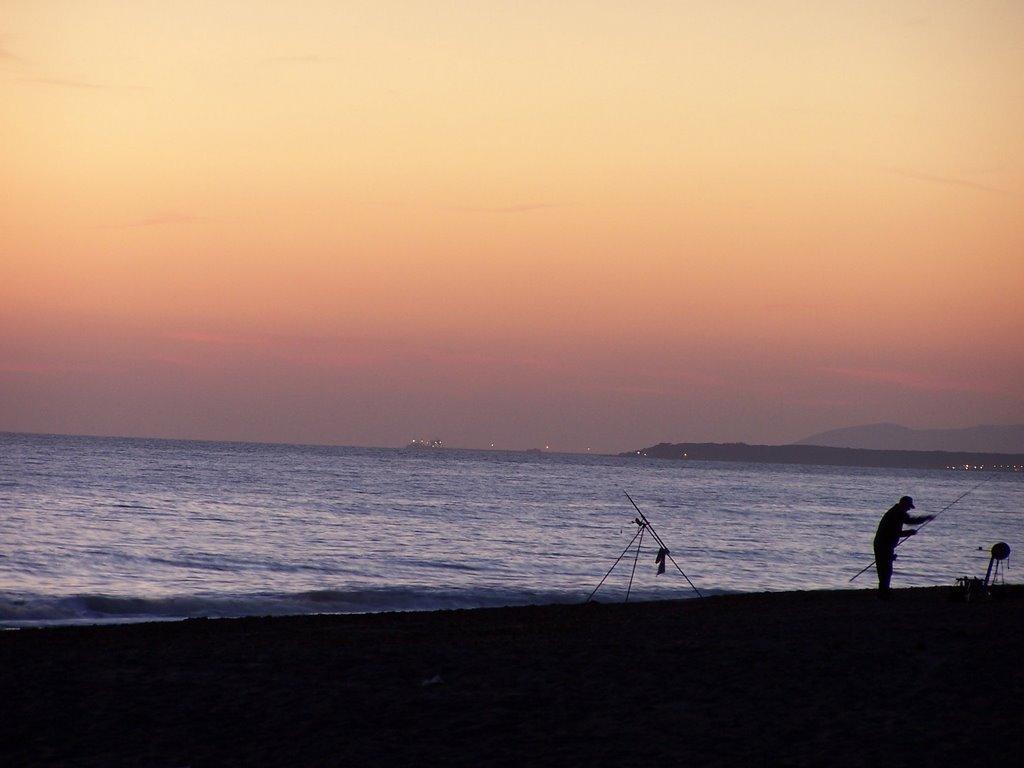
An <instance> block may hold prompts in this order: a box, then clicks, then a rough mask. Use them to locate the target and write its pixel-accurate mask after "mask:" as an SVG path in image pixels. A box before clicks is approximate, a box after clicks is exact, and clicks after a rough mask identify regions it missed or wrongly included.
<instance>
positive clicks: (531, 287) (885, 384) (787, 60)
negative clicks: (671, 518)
mask: <svg viewBox="0 0 1024 768" xmlns="http://www.w3.org/2000/svg"><path fill="white" fill-rule="evenodd" d="M1021 41H1024V3H1020V2H1014V1H1012V0H1005V1H1001V2H997V1H994V0H979V1H978V2H971V3H963V2H959V0H955V1H954V0H936V1H935V2H913V1H911V0H888V1H886V2H881V1H878V2H872V1H868V2H864V1H860V2H846V1H840V2H829V3H821V2H812V1H811V0H806V1H795V0H780V1H779V2H772V3H761V2H739V1H737V2H728V1H726V2H715V3H712V2H686V1H685V0H680V1H678V2H660V1H653V0H652V1H651V2H634V3H625V2H607V1H602V0H555V1H554V2H551V1H550V0H548V1H545V2H539V1H538V2H533V1H531V0H517V1H516V2H505V1H504V0H466V1H465V2H459V1H454V2H442V1H440V0H435V1H434V2H426V1H425V2H394V1H391V0H375V1H374V2H344V1H343V0H323V1H322V2H314V1H311V0H298V1H297V2H290V3H285V2H272V1H271V0H244V1H242V0H237V1H235V0H214V1H212V2H206V1H199V0H176V2H163V1H162V0H131V1H129V0H125V1H115V0H106V1H104V0H82V2H74V3H71V2H54V1H51V0H26V1H25V2H22V1H20V0H0V105H2V106H0V114H2V117H0V147H2V150H0V430H11V431H31V432H60V433H87V434H114V435H144V436H156V437H180V438H204V439H229V440H266V441H284V442H311V443H335V444H351V445H402V444H404V443H406V442H408V441H410V440H412V439H414V438H423V439H430V438H440V439H443V440H444V441H445V442H447V443H448V444H451V445H458V446H465V447H486V446H489V445H492V444H493V445H495V446H496V447H500V448H531V447H544V446H550V447H551V448H552V449H553V450H573V451H577V450H587V449H592V450H595V451H602V452H610V451H623V450H629V449H632V448H638V447H642V446H647V445H650V444H653V443H656V442H661V441H684V440H685V441H690V440H695V441H696V440H713V441H744V442H750V443H782V442H789V441H793V440H797V439H799V438H802V437H805V436H807V435H809V434H812V433H815V432H819V431H822V430H825V429H831V428H835V427H841V426H850V425H854V424H865V423H874V422H882V421H892V422H897V423H900V424H904V425H905V426H910V427H915V428H948V427H962V426H971V425H975V424H1010V423H1022V422H1024V355H1022V353H1021V349H1022V331H1024V309H1022V289H1024V151H1022V150H1024V45H1022V44H1021Z"/></svg>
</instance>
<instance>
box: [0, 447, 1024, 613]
mask: <svg viewBox="0 0 1024 768" xmlns="http://www.w3.org/2000/svg"><path fill="white" fill-rule="evenodd" d="M625 492H628V493H629V494H630V496H632V498H633V499H634V500H635V501H636V503H637V504H638V505H639V507H640V509H641V510H643V512H644V513H645V514H646V515H647V517H648V519H649V520H650V522H651V524H652V526H653V528H654V530H655V531H656V532H657V533H658V534H660V536H661V538H662V539H663V540H664V542H665V543H666V544H667V545H668V547H669V548H670V550H671V557H672V559H674V561H675V565H677V566H678V567H679V569H680V570H681V571H682V572H683V573H685V576H686V577H688V578H689V579H690V581H691V582H692V583H693V585H694V586H695V587H696V588H697V589H698V590H700V592H701V593H703V594H707V595H711V594H716V593H722V592H756V591H766V590H793V589H823V588H825V589H846V588H850V589H860V588H870V587H871V586H873V581H874V571H873V570H871V571H869V572H867V573H865V574H864V575H863V576H861V577H860V578H859V579H857V580H856V581H855V582H853V583H852V584H851V583H850V582H849V579H850V577H851V576H853V575H854V574H855V573H856V572H857V571H859V570H860V569H861V568H863V567H864V566H866V565H867V564H868V563H870V562H871V560H872V557H873V555H872V553H871V538H872V536H873V533H874V528H875V525H876V524H877V522H878V518H879V516H880V515H881V514H882V513H883V512H884V511H885V509H887V508H888V507H889V506H890V505H892V504H893V503H894V502H895V501H896V499H898V498H899V496H901V495H903V494H909V495H912V496H913V497H914V498H915V499H916V501H917V506H918V511H919V512H920V513H922V514H923V513H928V512H930V513H933V514H934V513H941V515H940V517H939V518H938V519H937V520H936V521H935V522H934V523H932V524H930V525H928V526H926V527H925V529H924V530H923V532H922V533H921V535H919V536H917V537H915V538H914V539H912V540H911V541H909V542H908V543H907V545H906V546H904V547H901V548H900V550H899V554H900V557H899V559H898V561H897V563H896V575H895V577H894V585H895V586H897V587H899V586H926V585H936V584H952V583H953V582H954V580H955V579H956V578H957V577H959V576H964V575H971V576H984V574H985V569H986V567H987V566H988V562H989V554H988V550H989V549H990V548H991V546H992V545H993V544H994V543H996V542H997V541H1006V542H1007V543H1008V544H1009V545H1010V546H1011V548H1012V549H1013V551H1014V552H1019V551H1024V550H1022V547H1024V541H1022V540H1021V539H1022V538H1024V537H1022V535H1021V534H1022V533H1024V525H1022V517H1021V513H1022V509H1024V477H1022V476H1021V475H1020V474H1002V473H992V474H989V473H981V472H976V471H975V472H966V471H948V470H947V471H937V470H936V471H920V470H884V469H857V468H845V467H804V466H787V465H766V464H725V463H711V462H669V461H659V460H648V459H640V458H618V457H600V456H578V455H557V454H556V455H549V454H529V453H495V452H473V451H452V450H438V449H364V448H336V447H309V446H287V445H255V444H238V443H210V442H179V441H163V440H138V439H115V438H87V437H58V436H39V435H15V434H3V435H0V510H2V513H0V515H2V516H0V625H4V626H18V625H24V624H31V623H62V622H74V621H103V620H139V619H147V618H157V617H163V618H174V617H184V616H231V615H249V614H280V613H312V612H348V611H380V610H419V609H433V608H443V607H480V606H490V605H515V604H530V603H548V602H582V601H583V600H585V599H587V597H588V596H589V595H590V594H591V593H592V592H593V590H594V589H595V588H596V587H597V586H598V584H599V583H601V580H602V578H603V577H605V575H606V574H608V577H607V580H606V581H604V583H603V584H602V585H601V587H600V589H599V590H598V591H597V594H596V599H598V600H603V601H615V600H622V599H624V598H625V595H626V590H627V589H630V590H631V592H630V599H631V600H632V599H654V598H667V597H688V596H689V597H696V593H695V592H694V590H693V589H691V587H690V585H689V584H688V583H687V581H686V579H685V578H684V576H683V575H682V574H681V573H680V570H677V569H676V567H675V566H674V565H673V564H672V563H671V562H670V563H669V568H668V570H667V571H666V573H665V574H663V575H661V576H658V575H656V566H655V563H654V558H655V555H656V553H657V548H658V545H657V543H656V542H655V540H654V538H653V537H652V536H651V535H650V534H649V532H644V536H643V537H642V539H641V537H638V536H637V534H638V532H639V529H638V528H637V526H636V525H635V524H634V523H633V522H632V521H633V520H634V518H635V517H636V511H635V510H634V509H633V507H632V506H631V504H630V502H629V499H627V498H626V496H625ZM964 494H966V495H964ZM961 497H962V498H961ZM958 499H959V501H957V500H958ZM951 504H952V506H950V505H951ZM638 545H641V546H640V551H639V557H638V559H637V547H638ZM620 557H621V560H619V558H620ZM635 559H636V562H637V565H636V571H635V574H634V573H633V564H634V560H635ZM1013 560H1014V557H1013V556H1012V555H1011V558H1010V561H1008V563H1007V565H1011V566H1012V563H1013ZM616 563H617V564H616ZM609 570H610V571H611V572H610V573H609ZM1004 573H1005V574H1006V579H1007V580H1008V581H1012V580H1013V571H1012V570H1006V568H1005V567H1004ZM631 578H632V584H630V580H631Z"/></svg>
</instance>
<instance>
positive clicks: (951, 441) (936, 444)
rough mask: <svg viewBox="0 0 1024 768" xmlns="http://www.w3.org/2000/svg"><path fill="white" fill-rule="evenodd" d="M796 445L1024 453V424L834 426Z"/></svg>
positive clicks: (798, 441) (886, 449)
mask: <svg viewBox="0 0 1024 768" xmlns="http://www.w3.org/2000/svg"><path fill="white" fill-rule="evenodd" d="M793 445H821V446H826V447H832V448H864V449H871V450H884V451H966V452H977V453H1018V454H1019V453H1024V424H1017V425H1013V426H1008V427H991V426H981V427H967V428H964V429H909V428H907V427H901V426H900V425H899V424H868V425H865V426H860V427H847V428H845V429H832V430H829V431H828V432H821V433H819V434H817V435H811V436H810V437H805V438H804V439H803V440H797V441H796V442H795V443H793Z"/></svg>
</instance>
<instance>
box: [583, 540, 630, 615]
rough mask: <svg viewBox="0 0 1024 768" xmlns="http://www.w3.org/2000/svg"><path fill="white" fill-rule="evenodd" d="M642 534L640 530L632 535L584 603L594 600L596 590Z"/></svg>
mask: <svg viewBox="0 0 1024 768" xmlns="http://www.w3.org/2000/svg"><path fill="white" fill-rule="evenodd" d="M643 532H644V529H643V528H641V529H640V530H638V531H637V532H636V533H635V534H633V538H632V539H630V540H629V544H627V545H626V548H625V549H623V550H622V554H621V555H619V556H618V557H617V558H616V559H615V562H614V563H612V567H611V568H609V569H608V573H606V574H605V575H604V578H602V579H601V581H599V582H598V584H597V586H596V587H594V591H593V592H591V593H590V597H588V598H587V599H586V602H588V603H589V602H590V601H591V600H593V599H594V595H596V594H597V590H599V589H600V588H601V585H602V584H604V582H605V580H606V579H607V578H608V577H609V576H611V575H612V571H614V570H615V566H616V565H618V564H619V561H621V560H622V558H624V557H625V556H626V553H627V552H629V548H630V547H632V546H633V542H634V541H636V540H637V537H639V536H640V534H642V533H643Z"/></svg>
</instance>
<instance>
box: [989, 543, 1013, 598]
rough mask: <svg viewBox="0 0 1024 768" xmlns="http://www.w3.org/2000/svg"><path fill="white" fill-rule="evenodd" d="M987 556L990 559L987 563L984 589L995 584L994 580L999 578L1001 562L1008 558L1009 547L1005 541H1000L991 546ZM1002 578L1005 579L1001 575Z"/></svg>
mask: <svg viewBox="0 0 1024 768" xmlns="http://www.w3.org/2000/svg"><path fill="white" fill-rule="evenodd" d="M989 554H990V555H991V557H990V558H989V561H988V571H987V572H986V573H985V586H986V587H987V586H988V585H989V584H990V583H992V584H995V582H996V579H998V578H999V575H1000V574H999V572H1000V570H1001V569H1002V567H1003V561H1004V560H1008V559H1009V558H1010V545H1009V544H1007V543H1006V542H1005V541H1000V542H999V543H997V544H993V545H992V550H991V551H990V553H989ZM993 566H994V570H993ZM1003 576H1004V578H1005V574H1003Z"/></svg>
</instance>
